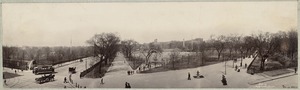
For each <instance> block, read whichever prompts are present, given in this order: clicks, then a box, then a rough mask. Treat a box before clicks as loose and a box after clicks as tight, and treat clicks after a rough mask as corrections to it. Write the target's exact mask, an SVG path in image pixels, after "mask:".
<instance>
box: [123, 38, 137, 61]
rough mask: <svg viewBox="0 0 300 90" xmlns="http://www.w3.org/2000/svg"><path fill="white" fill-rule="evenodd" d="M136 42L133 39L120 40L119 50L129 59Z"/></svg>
mask: <svg viewBox="0 0 300 90" xmlns="http://www.w3.org/2000/svg"><path fill="white" fill-rule="evenodd" d="M137 45H138V42H136V41H134V40H125V41H121V47H122V48H121V51H122V53H123V54H124V56H125V57H126V58H129V59H131V57H132V53H133V52H134V51H135V49H136V48H137Z"/></svg>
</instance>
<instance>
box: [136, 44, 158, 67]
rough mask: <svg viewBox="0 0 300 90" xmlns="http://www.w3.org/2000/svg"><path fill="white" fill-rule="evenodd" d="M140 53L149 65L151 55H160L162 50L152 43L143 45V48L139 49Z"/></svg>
mask: <svg viewBox="0 0 300 90" xmlns="http://www.w3.org/2000/svg"><path fill="white" fill-rule="evenodd" d="M141 53H142V54H143V56H144V57H145V59H146V60H145V63H146V64H149V63H150V62H149V59H150V57H151V56H152V54H153V53H159V54H160V53H162V49H161V47H159V46H158V45H155V44H154V43H149V44H147V45H143V47H142V48H141Z"/></svg>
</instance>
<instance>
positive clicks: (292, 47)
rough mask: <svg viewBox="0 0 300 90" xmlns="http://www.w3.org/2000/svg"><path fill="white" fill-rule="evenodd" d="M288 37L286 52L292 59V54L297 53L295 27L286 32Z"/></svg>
mask: <svg viewBox="0 0 300 90" xmlns="http://www.w3.org/2000/svg"><path fill="white" fill-rule="evenodd" d="M288 38H289V48H288V54H289V55H290V56H291V58H292V60H293V59H294V57H295V56H294V55H295V54H296V55H297V52H298V33H297V30H296V29H292V30H291V31H289V32H288Z"/></svg>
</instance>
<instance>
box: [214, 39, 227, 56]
mask: <svg viewBox="0 0 300 90" xmlns="http://www.w3.org/2000/svg"><path fill="white" fill-rule="evenodd" d="M224 38H225V36H223V35H221V36H219V37H217V39H213V40H212V45H213V47H214V48H215V50H216V51H217V52H218V60H220V57H221V53H222V52H223V51H224V49H225V41H224Z"/></svg>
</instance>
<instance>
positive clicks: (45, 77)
mask: <svg viewBox="0 0 300 90" xmlns="http://www.w3.org/2000/svg"><path fill="white" fill-rule="evenodd" d="M54 77H55V75H52V74H49V75H46V74H45V75H43V76H42V77H38V78H35V81H36V82H37V83H39V84H42V83H45V82H49V81H54Z"/></svg>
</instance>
